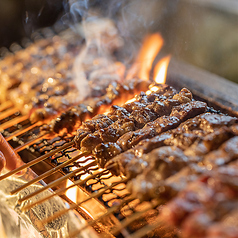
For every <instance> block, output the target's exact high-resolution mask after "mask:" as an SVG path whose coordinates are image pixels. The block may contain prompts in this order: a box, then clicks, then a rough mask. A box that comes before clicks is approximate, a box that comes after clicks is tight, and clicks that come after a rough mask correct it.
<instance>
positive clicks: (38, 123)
mask: <svg viewBox="0 0 238 238" xmlns="http://www.w3.org/2000/svg"><path fill="white" fill-rule="evenodd" d="M42 124H43V123H42V122H41V121H39V122H36V123H35V124H32V125H30V126H27V127H26V128H23V129H20V130H17V131H15V132H13V133H12V134H11V135H9V136H8V137H6V138H5V139H6V141H10V140H11V139H12V138H13V137H17V136H19V135H22V134H24V133H25V132H27V131H30V130H31V129H33V128H34V127H37V126H41V125H42Z"/></svg>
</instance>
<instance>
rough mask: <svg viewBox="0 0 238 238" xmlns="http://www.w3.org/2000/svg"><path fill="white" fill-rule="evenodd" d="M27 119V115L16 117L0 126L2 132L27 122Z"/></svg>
mask: <svg viewBox="0 0 238 238" xmlns="http://www.w3.org/2000/svg"><path fill="white" fill-rule="evenodd" d="M27 119H28V116H27V115H24V116H21V115H19V116H18V117H15V118H13V119H12V120H10V121H7V122H5V123H3V124H1V125H0V131H2V130H6V129H7V128H10V127H12V126H14V125H15V124H18V123H21V122H23V121H26V120H27Z"/></svg>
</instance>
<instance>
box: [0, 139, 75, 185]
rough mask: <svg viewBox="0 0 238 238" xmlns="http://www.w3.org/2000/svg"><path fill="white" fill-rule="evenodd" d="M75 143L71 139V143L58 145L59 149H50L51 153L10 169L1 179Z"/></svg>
mask: <svg viewBox="0 0 238 238" xmlns="http://www.w3.org/2000/svg"><path fill="white" fill-rule="evenodd" d="M73 144H74V142H73V141H70V142H69V143H66V144H64V145H62V146H60V147H58V148H57V149H55V150H52V151H50V152H49V153H47V154H44V155H42V156H40V157H38V158H36V159H34V160H32V161H30V162H28V163H27V164H24V165H22V166H20V167H19V168H16V169H14V170H12V171H9V172H8V173H6V174H4V175H2V176H0V181H1V180H3V179H5V178H8V177H10V176H11V175H14V174H16V173H18V172H21V171H22V170H24V169H26V168H29V167H31V166H32V165H35V164H37V163H39V162H41V161H43V160H45V159H46V158H48V157H50V156H52V155H54V154H56V153H58V152H59V151H62V150H64V149H67V148H69V147H70V146H72V145H73Z"/></svg>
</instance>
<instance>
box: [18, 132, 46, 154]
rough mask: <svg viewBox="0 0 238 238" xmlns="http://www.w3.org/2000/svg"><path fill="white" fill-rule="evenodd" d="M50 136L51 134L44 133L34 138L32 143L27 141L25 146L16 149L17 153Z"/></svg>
mask: <svg viewBox="0 0 238 238" xmlns="http://www.w3.org/2000/svg"><path fill="white" fill-rule="evenodd" d="M48 134H49V132H46V133H44V134H42V135H39V136H37V137H36V138H34V139H32V140H30V141H27V142H26V143H25V144H23V145H20V146H18V147H17V148H15V149H14V150H15V152H20V151H22V150H24V149H25V148H27V147H28V146H31V145H33V144H34V143H36V142H37V141H39V140H41V139H42V138H44V137H45V136H47V135H48Z"/></svg>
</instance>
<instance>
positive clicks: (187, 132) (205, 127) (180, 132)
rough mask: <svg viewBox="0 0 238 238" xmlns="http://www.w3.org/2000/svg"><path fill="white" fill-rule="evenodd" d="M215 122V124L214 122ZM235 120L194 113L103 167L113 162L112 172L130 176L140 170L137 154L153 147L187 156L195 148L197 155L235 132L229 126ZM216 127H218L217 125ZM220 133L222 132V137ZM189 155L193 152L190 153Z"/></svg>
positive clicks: (233, 128) (141, 153) (140, 155)
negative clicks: (180, 151)
mask: <svg viewBox="0 0 238 238" xmlns="http://www.w3.org/2000/svg"><path fill="white" fill-rule="evenodd" d="M218 121H219V123H217V122H218ZM214 122H215V123H214ZM236 122H237V118H234V117H230V116H225V115H217V114H211V113H205V114H201V115H198V116H196V117H195V118H192V119H189V120H187V121H186V122H184V123H182V124H181V125H180V126H179V127H178V128H176V129H173V130H171V131H168V132H165V133H162V134H161V135H158V136H156V137H154V138H151V139H147V140H143V141H141V143H139V144H138V145H137V146H135V147H134V148H133V149H130V150H128V151H126V152H124V153H121V154H119V155H117V156H116V157H115V158H113V159H112V160H111V161H109V162H108V163H107V164H106V167H107V166H111V165H112V164H114V165H115V166H114V167H113V169H112V170H111V171H112V173H113V174H115V175H120V174H123V175H125V176H126V177H130V178H133V177H134V176H136V175H137V174H138V173H140V172H142V168H143V166H142V165H143V163H142V165H140V164H141V163H139V161H140V160H141V157H142V156H143V155H145V154H147V153H149V152H151V151H152V150H153V149H155V148H158V147H161V146H166V145H169V146H170V145H172V146H177V147H178V148H181V149H183V150H186V154H187V155H191V151H192V152H194V151H197V153H199V154H201V150H203V151H204V152H205V153H207V152H208V151H209V150H211V149H214V148H216V146H219V145H220V144H221V143H222V142H224V141H225V140H227V139H229V138H231V137H232V136H235V135H236V134H237V129H236V128H237V125H234V126H231V125H232V124H235V123H236ZM218 126H221V128H219V127H218ZM229 126H230V127H229ZM220 134H222V135H223V137H222V139H221V137H220ZM196 142H197V143H196ZM126 143H127V141H126V142H125V144H126ZM193 144H194V145H193ZM214 144H215V145H214ZM199 148H200V150H199ZM193 156H195V155H194V154H193Z"/></svg>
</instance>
